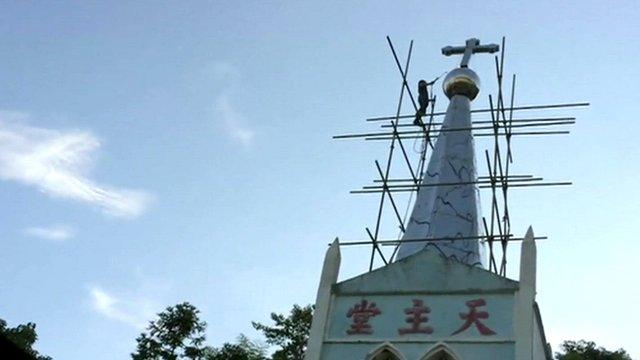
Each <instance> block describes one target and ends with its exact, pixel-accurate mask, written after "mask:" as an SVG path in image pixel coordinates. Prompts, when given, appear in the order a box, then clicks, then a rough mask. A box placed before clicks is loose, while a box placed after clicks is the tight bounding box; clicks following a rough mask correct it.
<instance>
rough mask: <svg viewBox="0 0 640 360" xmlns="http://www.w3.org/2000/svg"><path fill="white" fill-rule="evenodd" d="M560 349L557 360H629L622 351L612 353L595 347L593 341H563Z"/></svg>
mask: <svg viewBox="0 0 640 360" xmlns="http://www.w3.org/2000/svg"><path fill="white" fill-rule="evenodd" d="M560 347H561V348H562V351H561V352H558V353H556V359H557V360H631V357H630V356H629V354H627V352H626V351H625V350H624V349H618V350H616V351H613V352H612V351H609V350H607V349H605V348H603V347H596V344H595V343H594V342H593V341H585V340H580V341H565V342H563V343H562V345H560Z"/></svg>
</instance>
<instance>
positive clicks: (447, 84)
mask: <svg viewBox="0 0 640 360" xmlns="http://www.w3.org/2000/svg"><path fill="white" fill-rule="evenodd" d="M495 51H498V46H497V45H484V46H480V45H479V40H477V39H470V40H467V43H466V46H465V47H450V46H448V47H445V48H443V49H442V52H443V54H445V55H452V54H464V56H463V59H462V62H461V64H460V67H459V68H456V69H454V70H452V71H451V72H449V74H448V75H447V77H446V78H445V80H444V81H443V88H444V92H445V94H446V95H447V97H449V100H450V102H449V106H448V108H447V112H446V115H445V118H444V122H443V124H442V128H441V129H440V135H439V136H438V139H437V141H436V144H435V147H434V151H433V153H432V155H431V158H430V160H429V165H428V166H427V170H426V172H425V174H424V176H423V178H422V181H421V184H420V190H419V191H418V195H417V198H416V202H415V204H414V208H413V211H412V213H411V217H410V219H409V222H408V224H407V226H406V230H405V233H404V235H403V238H402V239H403V240H414V239H432V240H425V241H423V242H415V241H412V242H404V243H401V244H400V246H399V249H398V255H397V258H396V259H402V258H405V257H407V256H409V255H411V254H414V253H416V252H418V251H420V250H422V249H423V248H425V247H427V248H433V249H434V250H437V251H439V252H440V253H441V254H443V255H444V256H446V257H449V258H453V259H456V260H459V261H462V262H464V263H467V264H470V265H481V264H482V261H483V251H482V247H481V243H480V241H479V222H478V218H479V206H480V205H479V194H478V188H477V180H478V176H477V172H476V164H475V151H474V141H473V135H472V134H471V113H470V104H471V101H472V100H473V99H475V97H476V96H477V95H478V92H479V89H480V79H479V78H478V76H477V75H476V74H475V72H473V70H471V69H469V68H468V67H467V66H468V63H469V59H470V56H471V54H473V53H476V52H495Z"/></svg>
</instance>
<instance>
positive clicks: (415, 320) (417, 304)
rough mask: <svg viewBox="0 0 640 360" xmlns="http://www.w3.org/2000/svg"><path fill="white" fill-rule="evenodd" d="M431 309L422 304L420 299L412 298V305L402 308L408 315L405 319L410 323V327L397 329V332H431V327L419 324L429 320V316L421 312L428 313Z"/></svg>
mask: <svg viewBox="0 0 640 360" xmlns="http://www.w3.org/2000/svg"><path fill="white" fill-rule="evenodd" d="M430 312H431V309H430V308H429V307H428V306H424V304H423V303H422V300H417V299H414V300H413V307H410V308H406V309H404V313H405V314H407V315H409V316H407V317H406V319H405V321H406V322H408V323H409V324H411V327H410V328H402V329H398V334H400V335H404V334H431V333H432V332H433V329H432V328H431V326H424V327H421V326H420V324H422V323H426V322H427V321H429V318H428V317H427V316H426V315H424V316H423V314H428V313H430Z"/></svg>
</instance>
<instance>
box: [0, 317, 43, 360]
mask: <svg viewBox="0 0 640 360" xmlns="http://www.w3.org/2000/svg"><path fill="white" fill-rule="evenodd" d="M0 334H2V335H4V336H5V337H6V338H7V339H8V340H9V341H11V342H13V343H14V344H16V346H18V347H19V348H20V349H22V350H24V351H25V352H26V353H28V354H29V355H31V356H33V357H34V358H36V359H37V360H51V358H50V357H48V356H44V355H40V354H39V353H38V352H37V351H36V350H35V349H34V348H33V344H35V342H36V340H38V334H37V333H36V324H34V323H26V324H21V325H18V326H16V327H14V328H11V327H7V322H6V321H4V320H2V319H0Z"/></svg>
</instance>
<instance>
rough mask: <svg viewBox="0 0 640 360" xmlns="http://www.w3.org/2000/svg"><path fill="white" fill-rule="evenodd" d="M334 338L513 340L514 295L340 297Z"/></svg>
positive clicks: (334, 314) (333, 325) (335, 318)
mask: <svg viewBox="0 0 640 360" xmlns="http://www.w3.org/2000/svg"><path fill="white" fill-rule="evenodd" d="M332 313H333V314H332V317H333V318H334V320H333V321H332V325H331V331H330V333H331V334H330V336H332V337H334V338H335V337H347V338H350V337H358V336H359V337H362V336H364V337H370V338H380V337H384V338H403V337H405V336H412V337H411V338H412V339H414V338H416V337H429V336H431V337H467V338H468V337H491V336H499V337H502V338H508V337H510V336H511V333H512V328H511V323H512V322H511V321H510V319H511V317H512V314H513V300H512V296H510V295H501V294H497V295H496V294H491V295H485V296H482V295H432V296H428V295H425V296H420V295H415V296H370V297H367V296H361V297H356V296H352V297H342V298H338V299H337V306H336V307H334V309H333V311H332Z"/></svg>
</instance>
